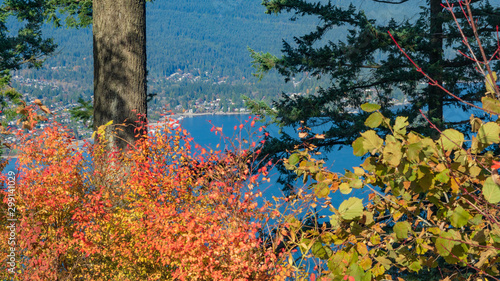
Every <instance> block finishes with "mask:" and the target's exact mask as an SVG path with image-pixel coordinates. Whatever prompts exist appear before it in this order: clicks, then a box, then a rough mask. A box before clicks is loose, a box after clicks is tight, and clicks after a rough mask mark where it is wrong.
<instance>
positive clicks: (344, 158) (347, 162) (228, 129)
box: [4, 108, 482, 206]
mask: <svg viewBox="0 0 500 281" xmlns="http://www.w3.org/2000/svg"><path fill="white" fill-rule="evenodd" d="M470 113H472V112H471V111H468V112H464V111H463V110H461V109H458V108H448V109H446V110H445V117H446V118H447V119H452V121H453V120H454V119H457V120H458V119H460V120H463V119H464V118H468V116H470ZM473 113H474V114H475V115H476V116H481V115H482V114H481V112H473ZM249 117H251V116H249V115H244V114H242V115H202V116H192V117H185V118H183V119H182V120H181V121H180V123H181V125H182V127H183V128H184V129H186V130H187V131H188V132H189V133H190V134H191V136H192V137H193V140H194V142H196V143H197V144H199V145H201V146H203V147H209V148H212V149H216V146H217V144H220V146H219V147H218V149H224V148H226V147H230V146H229V144H228V142H227V141H226V143H225V144H224V143H223V141H224V140H223V139H222V138H221V134H220V133H218V134H217V135H216V134H215V132H213V131H212V130H211V129H212V127H213V126H216V127H222V131H223V134H224V136H226V137H227V138H229V139H231V140H232V141H233V142H234V140H235V139H241V138H246V139H248V138H249V137H248V132H247V129H249V126H248V123H247V122H250V121H251V119H249ZM210 122H211V123H210ZM242 123H243V124H246V125H247V126H246V127H245V129H244V131H243V133H242V134H239V133H238V132H239V129H238V130H236V131H235V130H234V127H235V126H239V125H240V124H242ZM259 125H262V124H260V123H256V126H255V127H254V129H253V131H256V128H258V126H259ZM266 130H267V131H268V132H269V133H270V134H271V136H275V137H277V136H278V128H277V127H276V126H274V125H273V126H270V127H268V128H266ZM286 131H287V133H288V134H292V135H293V134H298V133H297V132H293V129H287V130H286ZM257 133H258V132H257ZM254 140H255V141H258V139H256V138H255V137H254ZM324 156H326V157H327V159H328V160H327V162H326V165H325V166H326V167H327V168H328V170H330V171H332V172H337V173H344V172H345V169H348V170H352V167H355V166H358V165H360V164H361V163H362V161H363V160H362V159H361V158H360V157H356V156H354V155H353V153H352V148H351V147H349V146H344V147H341V148H340V149H333V151H331V152H329V153H327V154H325V155H324ZM15 169H16V167H15V159H13V160H11V161H10V162H9V164H8V165H7V167H6V168H5V169H4V172H8V171H15ZM276 174H277V172H276V171H271V175H274V176H272V177H271V180H272V181H271V183H269V184H266V185H263V186H261V189H262V191H263V193H264V197H267V198H271V196H272V195H274V196H278V195H281V186H280V185H278V184H277V183H276V182H275V181H276V179H277V175H276ZM300 185H301V183H300V184H297V186H300ZM357 193H358V192H354V193H353V194H349V195H342V194H340V193H336V194H335V198H333V203H334V204H333V205H334V206H335V205H338V204H340V202H342V201H343V199H345V198H344V197H346V198H347V197H349V196H352V195H358V194H357ZM337 194H338V195H337ZM362 197H364V196H362Z"/></svg>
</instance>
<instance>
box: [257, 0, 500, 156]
mask: <svg viewBox="0 0 500 281" xmlns="http://www.w3.org/2000/svg"><path fill="white" fill-rule="evenodd" d="M374 1H376V2H381V3H385V4H386V5H387V9H391V7H393V6H394V5H397V4H401V3H404V2H407V0H402V1H391V0H388V1H382V0H374ZM473 2H474V3H472V4H471V6H472V8H473V11H472V13H473V14H474V16H475V18H476V19H477V26H478V28H477V34H478V37H479V38H480V39H481V40H482V43H483V47H484V48H485V50H486V52H487V53H490V54H493V53H494V50H495V49H496V48H497V41H496V38H497V36H496V34H495V32H496V28H497V26H498V25H500V8H499V7H498V4H497V5H495V6H493V5H491V4H490V3H489V2H488V1H482V0H480V1H473ZM426 4H427V5H426V6H425V7H421V11H420V13H419V14H418V16H417V17H416V18H414V19H412V20H410V19H407V20H402V21H400V22H397V21H396V20H394V19H392V20H390V21H388V23H387V24H381V23H378V22H377V20H376V19H374V18H368V17H367V16H366V14H365V12H364V11H361V10H358V9H356V8H355V7H354V6H353V5H350V6H349V7H348V8H344V7H341V6H338V5H335V4H332V2H330V1H329V2H327V3H325V2H324V1H321V2H317V3H311V2H309V1H305V0H264V1H263V5H264V6H265V7H266V8H267V13H269V14H273V13H274V14H278V13H282V12H293V13H294V16H293V19H296V18H297V17H299V16H316V17H318V18H319V19H320V24H319V25H318V26H317V28H316V30H314V31H312V32H310V33H309V34H305V35H303V36H300V37H295V39H294V41H295V42H294V44H291V43H288V42H284V44H283V50H282V51H283V56H282V57H280V58H278V57H275V56H273V55H271V54H269V53H257V52H255V51H251V52H252V57H253V58H254V66H255V67H256V68H257V73H256V74H255V75H257V76H259V77H262V75H264V74H265V73H266V72H268V71H269V70H271V69H277V70H278V71H279V73H280V74H282V75H283V76H284V77H285V79H286V80H290V79H292V78H293V77H295V76H296V75H299V74H301V73H304V72H308V73H309V75H311V76H313V77H322V76H323V77H324V76H327V77H328V78H330V79H331V85H330V86H329V87H328V88H324V89H321V90H320V91H319V93H318V94H314V95H299V96H297V95H294V96H291V95H287V94H282V96H281V99H279V100H277V101H275V102H274V103H273V107H274V108H275V112H276V114H275V116H274V118H275V121H276V122H278V123H279V124H280V125H282V126H289V125H292V126H295V127H296V126H298V125H299V124H300V123H299V122H300V121H304V124H303V126H306V127H310V128H312V131H311V134H315V133H319V134H325V139H316V140H315V141H314V145H316V146H318V147H320V148H325V149H331V148H332V147H333V146H334V145H342V144H350V143H352V141H353V140H354V139H355V138H356V137H358V133H359V132H360V131H362V130H364V129H366V126H365V125H364V120H365V119H366V116H365V115H364V114H362V113H359V110H358V109H359V106H360V105H361V104H363V103H365V102H367V101H371V102H376V103H378V104H380V105H381V106H382V109H383V113H384V115H385V116H392V117H393V116H398V115H399V116H401V115H403V116H408V117H409V120H410V123H411V128H412V130H416V131H419V132H421V133H424V134H428V133H429V132H430V130H426V128H427V127H428V124H426V123H425V122H423V121H422V120H421V118H419V116H420V113H419V109H423V110H424V111H425V112H426V115H427V116H428V117H430V119H431V120H432V121H433V122H434V123H435V124H437V125H438V126H439V127H440V128H445V127H450V126H453V127H456V128H460V127H464V126H468V123H469V120H468V119H467V120H458V121H457V120H453V122H451V121H450V120H447V119H446V118H445V117H444V114H443V110H444V108H445V107H446V108H448V107H451V108H454V107H463V105H461V104H459V103H458V102H457V100H456V99H454V98H452V97H449V96H446V95H445V94H444V93H443V92H442V91H441V90H440V89H438V88H437V87H435V86H431V85H428V83H427V80H426V79H425V78H424V76H423V75H422V74H421V73H419V72H418V70H417V69H416V68H415V67H414V66H413V65H412V64H411V63H410V62H409V61H408V59H407V58H406V57H405V56H404V55H403V54H402V52H400V50H399V49H398V47H397V46H396V44H395V43H394V42H393V40H392V39H391V37H390V35H389V33H388V32H390V33H391V34H392V35H393V36H394V38H395V40H396V41H397V42H398V43H399V45H400V46H401V47H402V48H403V49H404V50H405V51H406V52H407V53H408V54H409V55H410V56H411V58H412V59H413V60H414V61H415V62H416V63H417V64H418V65H419V66H420V67H421V68H422V70H423V71H425V72H426V73H427V74H428V75H429V76H431V77H432V78H434V79H435V80H436V82H437V84H439V85H443V84H446V88H447V89H450V90H451V91H452V93H453V94H455V95H457V96H458V97H460V98H462V99H464V100H465V101H468V102H471V103H474V102H478V101H480V98H481V97H482V96H483V95H484V93H485V89H484V83H474V82H478V81H482V80H483V78H481V77H482V76H481V73H478V72H477V71H476V70H475V69H474V67H475V62H474V61H473V60H470V59H469V58H467V57H466V56H464V55H461V54H459V52H462V53H464V54H469V53H470V52H469V50H467V49H466V47H465V46H464V44H461V37H460V34H459V31H458V30H457V28H456V25H455V21H454V20H453V17H452V14H451V13H449V12H448V11H446V10H445V8H444V7H443V6H442V4H446V3H445V2H443V1H441V0H427V1H426ZM451 4H453V5H454V12H455V15H456V16H457V20H458V22H459V23H460V25H461V27H462V30H463V32H464V33H465V35H466V36H467V37H468V38H470V41H471V43H472V42H473V41H474V42H475V41H476V40H475V39H474V31H473V30H472V29H471V28H470V26H469V25H468V24H467V18H466V16H465V15H466V14H467V11H465V13H464V12H462V10H461V8H460V3H459V2H454V3H451ZM417 9H418V8H417V7H415V10H417ZM339 27H347V28H346V29H347V30H348V35H347V37H346V39H345V40H343V41H342V40H339V41H337V42H333V41H331V40H327V39H328V34H329V31H331V30H333V29H335V28H339ZM472 45H473V51H474V52H476V53H478V47H477V44H476V45H474V44H472ZM492 59H493V60H494V61H496V60H498V55H497V56H495V57H493V58H492ZM491 64H492V65H493V67H494V69H498V68H499V64H498V63H493V62H492V63H491ZM466 82H469V83H468V84H466ZM396 91H397V92H399V93H401V92H402V93H403V94H404V96H405V97H406V99H407V100H408V101H409V103H410V105H409V106H406V107H398V108H397V110H395V108H394V105H395V103H396V100H395V99H393V97H394V95H395V92H396ZM262 106H263V105H262V104H261V103H251V104H250V107H252V108H253V109H254V112H257V113H260V112H265V110H267V112H269V108H265V107H264V108H263V107H262ZM324 125H327V128H326V129H325V126H324ZM320 126H322V127H320ZM298 143H300V140H298V139H297V138H295V137H292V136H289V135H287V134H282V136H281V138H280V139H272V140H270V141H268V142H267V144H268V145H267V146H266V148H265V152H266V153H263V154H269V155H273V156H275V157H276V158H277V159H280V158H282V157H283V152H284V151H285V150H287V149H288V150H292V149H293V147H294V145H296V144H298Z"/></svg>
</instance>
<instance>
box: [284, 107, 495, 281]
mask: <svg viewBox="0 0 500 281" xmlns="http://www.w3.org/2000/svg"><path fill="white" fill-rule="evenodd" d="M363 108H365V109H367V110H369V111H374V113H372V115H371V116H370V117H368V119H367V122H366V123H367V125H374V122H372V121H373V118H374V117H373V116H379V115H380V116H379V117H376V118H377V120H383V119H385V117H384V116H383V115H382V113H381V112H380V111H379V110H378V109H377V108H376V107H372V106H371V105H369V104H366V105H363ZM374 114H377V115H374ZM370 120H371V121H370ZM375 123H379V122H378V121H377V122H375ZM499 123H500V120H499V121H496V122H489V123H485V124H484V125H482V127H481V128H482V129H484V130H482V131H483V132H484V133H482V134H481V135H480V133H478V136H477V138H474V139H475V140H476V142H477V146H478V147H483V148H486V147H488V146H490V145H491V144H495V145H497V144H498V143H500V139H499V138H498V136H499V135H500V131H498V130H497V129H496V128H497V126H498V124H499ZM370 127H371V126H370ZM373 127H376V126H373ZM389 129H390V131H391V133H389V134H387V135H385V136H380V135H379V134H378V133H377V132H376V131H374V130H368V131H366V132H364V133H361V137H359V138H358V139H357V140H356V141H355V142H354V143H353V146H354V148H355V149H354V153H355V154H356V155H361V154H363V153H369V156H368V157H367V158H366V159H365V161H364V163H363V164H362V165H361V166H360V167H355V168H354V169H353V171H346V173H345V175H344V176H338V177H335V176H329V178H330V180H329V181H325V180H326V179H327V177H325V175H330V174H331V173H329V172H328V170H326V169H325V168H323V166H322V163H323V162H322V161H317V160H315V159H314V158H313V157H311V156H310V155H309V154H310V153H311V151H313V150H312V149H313V148H311V147H310V146H307V145H305V147H306V148H305V149H304V150H300V149H297V150H295V151H294V152H293V154H292V155H291V156H290V157H289V158H288V159H287V160H285V166H286V167H287V168H288V169H289V170H291V171H293V172H294V173H296V175H297V176H300V177H303V178H304V179H308V181H305V180H304V183H306V184H308V188H305V189H300V190H299V192H298V193H297V194H298V195H297V197H296V198H295V200H294V201H293V202H292V203H288V204H286V205H287V208H290V209H293V210H295V212H294V211H290V210H288V212H290V214H293V216H296V217H297V218H299V217H300V216H302V215H304V210H307V209H308V210H310V211H309V212H310V213H307V212H306V215H307V214H310V216H312V217H315V218H317V216H318V214H323V217H328V218H329V220H326V221H320V220H318V219H316V221H315V225H316V227H315V228H313V229H312V230H310V231H303V230H300V229H296V230H295V233H294V234H290V235H289V236H290V237H302V241H310V243H306V244H311V245H313V247H312V248H310V247H303V248H301V251H302V253H303V255H302V256H303V257H304V258H307V257H310V256H308V252H309V251H311V254H312V256H314V257H315V259H316V262H315V263H316V264H319V265H321V267H320V269H319V270H318V272H319V275H318V277H327V278H329V279H331V280H343V279H342V278H344V276H355V280H364V279H366V280H386V279H390V278H391V276H392V277H393V278H394V277H396V276H398V277H402V278H403V279H405V280H406V277H408V280H412V278H413V277H412V276H420V277H417V279H418V278H421V279H420V280H423V278H425V277H424V276H426V274H429V275H432V272H433V271H434V269H435V268H436V267H437V268H438V270H439V272H440V273H441V275H440V276H441V278H442V279H441V280H450V279H446V278H451V279H453V280H469V279H468V278H470V277H479V276H486V277H491V276H498V275H499V274H500V261H499V260H498V254H500V251H499V250H498V249H499V247H500V243H499V242H500V228H499V225H500V222H499V221H498V218H499V217H500V204H499V202H500V186H499V183H500V180H499V177H498V174H497V173H496V172H494V173H493V175H491V170H490V168H489V167H491V166H492V164H493V161H494V159H497V158H498V157H497V156H495V155H494V154H493V153H492V152H491V151H489V150H484V149H481V150H479V149H477V148H476V151H475V152H473V151H472V150H473V149H472V148H471V147H467V146H464V145H463V144H464V143H465V142H466V140H465V139H464V135H463V134H462V133H460V132H458V131H456V130H453V129H448V130H445V131H442V133H441V137H440V138H439V139H437V140H433V139H431V138H430V137H425V136H422V135H420V134H418V133H415V132H412V131H410V132H407V129H408V122H407V121H406V118H397V119H396V120H395V121H394V122H390V123H389ZM479 132H481V129H480V130H479ZM490 132H491V133H490ZM495 165H498V163H497V162H495ZM495 168H498V167H497V166H495V167H494V168H493V169H495ZM320 184H324V185H325V189H326V190H327V191H328V192H326V193H318V192H317V186H318V185H320ZM353 188H355V189H360V188H362V189H366V190H367V191H370V195H369V196H368V202H366V203H365V204H363V203H362V199H360V198H358V197H355V196H353V197H350V198H349V199H346V200H344V201H343V202H342V203H341V204H340V206H339V207H338V209H335V208H334V207H333V206H331V198H332V197H333V196H335V195H331V194H330V193H331V192H335V191H337V190H338V191H340V192H342V193H344V194H346V193H348V192H350V190H351V189H353ZM308 190H311V192H309V191H308ZM295 206H297V207H295ZM318 206H323V207H322V208H320V209H319V210H318V209H317V207H318ZM326 209H329V210H330V211H331V213H332V214H331V215H330V216H325V215H324V214H325V212H327V211H326ZM301 214H302V215H301ZM289 217H290V215H288V218H289ZM291 231H294V229H291ZM306 239H307V240H306ZM289 243H290V245H291V246H290V248H293V245H294V243H295V242H294V240H292V241H289ZM340 261H343V262H340ZM467 268H469V269H467ZM367 276H369V277H367ZM433 278H434V277H433ZM344 280H345V279H344Z"/></svg>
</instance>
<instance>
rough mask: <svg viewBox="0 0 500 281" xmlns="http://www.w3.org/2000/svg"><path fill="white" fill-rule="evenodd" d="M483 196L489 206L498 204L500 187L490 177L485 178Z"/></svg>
mask: <svg viewBox="0 0 500 281" xmlns="http://www.w3.org/2000/svg"><path fill="white" fill-rule="evenodd" d="M483 196H484V198H485V199H486V201H488V202H490V203H491V204H496V203H498V202H500V186H498V185H497V184H496V183H495V182H494V181H493V179H492V178H491V177H489V178H487V179H486V180H485V181H484V184H483Z"/></svg>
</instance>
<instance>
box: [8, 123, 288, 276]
mask: <svg viewBox="0 0 500 281" xmlns="http://www.w3.org/2000/svg"><path fill="white" fill-rule="evenodd" d="M108 125H109V126H113V125H112V124H108ZM177 125H178V124H173V123H165V125H164V126H161V127H157V128H154V130H155V132H154V133H150V134H149V135H144V136H142V137H141V139H140V140H138V141H137V143H136V144H135V146H134V147H133V148H131V149H129V150H127V151H126V152H124V153H122V152H117V151H108V150H107V148H106V136H105V135H103V134H104V131H105V130H104V128H103V127H101V128H100V129H99V130H98V131H97V136H96V138H97V139H98V140H99V141H96V142H95V143H94V144H90V143H86V144H85V145H84V146H83V148H80V147H78V146H76V145H75V144H74V140H73V139H72V137H71V135H70V134H69V132H68V131H67V130H66V129H65V128H64V127H62V126H61V125H59V124H57V123H55V122H53V123H52V124H51V126H48V127H46V128H45V129H43V130H39V129H34V130H32V131H31V132H27V133H24V132H23V133H19V140H18V145H17V146H16V149H17V150H18V165H19V166H18V169H17V171H15V172H14V173H15V176H12V174H14V173H12V172H9V174H5V173H4V174H3V179H2V180H3V182H7V181H8V177H9V176H10V177H14V178H15V190H10V191H11V193H12V194H13V195H9V189H4V190H3V193H2V196H3V206H2V207H3V209H4V212H2V214H1V218H0V219H1V221H2V223H3V224H4V225H8V224H9V223H10V221H9V219H11V220H12V219H15V220H16V221H15V223H16V225H17V227H16V229H15V231H16V236H15V245H9V243H8V242H9V240H8V239H7V237H9V235H10V234H9V233H10V229H6V228H4V227H2V228H1V231H0V232H1V233H2V236H1V237H4V238H3V239H1V240H0V248H1V251H2V252H3V253H9V252H10V247H13V248H14V249H15V254H16V257H15V259H16V261H15V265H14V268H12V267H11V266H10V265H8V264H7V262H8V261H9V257H5V256H4V258H3V259H2V264H1V267H2V268H3V270H2V271H1V278H2V279H4V280H7V279H11V278H14V279H16V280H63V279H64V280H280V279H281V280H282V279H284V278H285V276H287V275H289V273H288V272H287V269H286V268H284V267H282V266H281V265H280V260H279V259H278V256H277V255H276V254H275V252H274V251H273V249H272V248H269V247H268V248H266V247H265V245H266V243H264V241H263V239H264V237H263V236H262V235H259V233H262V227H263V224H264V223H265V222H266V221H267V220H268V219H269V213H268V211H267V208H266V207H264V206H259V205H258V203H257V201H256V198H257V197H258V196H261V193H260V192H258V191H257V189H256V186H257V185H258V182H259V181H260V179H261V178H262V177H265V176H267V172H266V169H265V168H261V169H259V173H257V174H255V173H253V170H254V169H253V163H252V159H254V157H253V155H252V153H251V152H250V150H249V149H248V147H247V148H245V147H235V149H233V150H227V151H212V150H210V149H208V148H203V147H200V146H198V145H195V144H193V140H192V138H191V137H190V136H189V134H188V133H187V132H186V131H185V130H184V129H182V127H181V126H178V127H177ZM253 125H254V122H252V126H253ZM117 128H118V127H117ZM214 129H215V131H216V132H218V131H219V128H214ZM10 197H13V198H14V203H15V204H14V205H15V212H14V214H13V215H12V216H8V215H7V214H8V212H7V208H8V207H9V205H8V204H9V202H11V201H13V200H12V199H9V198H10ZM12 271H15V272H14V273H13V272H12Z"/></svg>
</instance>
